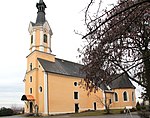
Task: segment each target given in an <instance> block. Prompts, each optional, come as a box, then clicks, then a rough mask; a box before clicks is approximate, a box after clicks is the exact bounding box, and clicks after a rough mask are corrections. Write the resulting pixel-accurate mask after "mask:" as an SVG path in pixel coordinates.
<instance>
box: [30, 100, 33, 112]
mask: <svg viewBox="0 0 150 118" xmlns="http://www.w3.org/2000/svg"><path fill="white" fill-rule="evenodd" d="M30 113H33V103H32V102H30Z"/></svg>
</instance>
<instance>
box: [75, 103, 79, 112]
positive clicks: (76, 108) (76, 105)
mask: <svg viewBox="0 0 150 118" xmlns="http://www.w3.org/2000/svg"><path fill="white" fill-rule="evenodd" d="M78 112H79V104H75V113H78Z"/></svg>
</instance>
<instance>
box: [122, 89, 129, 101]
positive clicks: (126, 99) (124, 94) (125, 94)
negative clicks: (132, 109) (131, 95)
mask: <svg viewBox="0 0 150 118" xmlns="http://www.w3.org/2000/svg"><path fill="white" fill-rule="evenodd" d="M123 100H124V101H128V94H127V92H126V91H125V92H124V93H123Z"/></svg>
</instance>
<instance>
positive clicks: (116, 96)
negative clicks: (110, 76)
mask: <svg viewBox="0 0 150 118" xmlns="http://www.w3.org/2000/svg"><path fill="white" fill-rule="evenodd" d="M114 95H115V102H117V101H118V94H117V93H115V94H114Z"/></svg>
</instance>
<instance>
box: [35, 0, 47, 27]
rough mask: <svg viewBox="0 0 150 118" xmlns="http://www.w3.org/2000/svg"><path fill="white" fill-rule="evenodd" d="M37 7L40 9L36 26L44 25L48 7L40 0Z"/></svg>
mask: <svg viewBox="0 0 150 118" xmlns="http://www.w3.org/2000/svg"><path fill="white" fill-rule="evenodd" d="M36 7H37V9H38V12H37V18H36V24H37V25H42V24H43V23H44V22H45V21H46V19H45V8H47V7H46V5H45V3H44V1H43V0H39V3H37V4H36Z"/></svg>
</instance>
